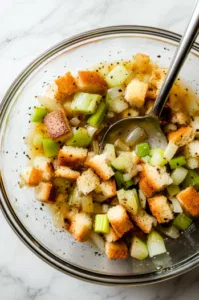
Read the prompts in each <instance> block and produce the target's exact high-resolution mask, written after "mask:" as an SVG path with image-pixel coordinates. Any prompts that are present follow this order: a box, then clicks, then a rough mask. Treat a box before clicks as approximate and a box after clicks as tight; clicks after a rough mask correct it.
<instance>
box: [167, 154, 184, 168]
mask: <svg viewBox="0 0 199 300" xmlns="http://www.w3.org/2000/svg"><path fill="white" fill-rule="evenodd" d="M169 165H170V168H171V169H176V168H178V167H181V166H184V165H186V160H185V158H184V156H178V157H175V158H172V159H171V160H170V161H169Z"/></svg>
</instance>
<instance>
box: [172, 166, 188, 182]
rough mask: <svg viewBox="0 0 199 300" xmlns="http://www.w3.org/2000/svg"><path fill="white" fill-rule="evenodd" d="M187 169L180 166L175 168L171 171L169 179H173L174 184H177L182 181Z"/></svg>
mask: <svg viewBox="0 0 199 300" xmlns="http://www.w3.org/2000/svg"><path fill="white" fill-rule="evenodd" d="M187 173H188V170H187V169H185V168H182V167H179V168H176V169H175V170H173V172H172V173H171V179H172V180H173V184H174V185H179V184H181V183H182V182H183V180H184V179H185V177H186V176H187Z"/></svg>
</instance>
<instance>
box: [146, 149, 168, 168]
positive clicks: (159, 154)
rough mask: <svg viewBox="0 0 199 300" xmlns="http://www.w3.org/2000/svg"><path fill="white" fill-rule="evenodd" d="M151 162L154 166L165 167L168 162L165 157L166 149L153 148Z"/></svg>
mask: <svg viewBox="0 0 199 300" xmlns="http://www.w3.org/2000/svg"><path fill="white" fill-rule="evenodd" d="M150 164H151V165H152V166H154V167H156V166H157V167H163V166H164V165H166V164H167V160H166V159H165V158H164V150H163V149H160V148H156V149H152V150H151V159H150Z"/></svg>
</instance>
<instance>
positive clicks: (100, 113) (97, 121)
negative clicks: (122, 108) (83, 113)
mask: <svg viewBox="0 0 199 300" xmlns="http://www.w3.org/2000/svg"><path fill="white" fill-rule="evenodd" d="M105 114H106V104H105V103H104V102H101V103H100V104H99V106H98V108H97V111H96V112H95V113H94V114H93V115H92V116H90V117H89V118H88V120H87V122H88V124H90V125H91V126H93V127H97V128H98V127H99V126H100V125H101V124H102V122H103V120H104V117H105Z"/></svg>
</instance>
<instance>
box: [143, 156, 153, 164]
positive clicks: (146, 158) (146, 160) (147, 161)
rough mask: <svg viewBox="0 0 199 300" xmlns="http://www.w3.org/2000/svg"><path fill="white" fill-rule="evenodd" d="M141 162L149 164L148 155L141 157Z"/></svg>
mask: <svg viewBox="0 0 199 300" xmlns="http://www.w3.org/2000/svg"><path fill="white" fill-rule="evenodd" d="M142 160H143V161H145V162H146V163H149V162H150V160H151V156H150V155H146V156H143V157H142Z"/></svg>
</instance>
